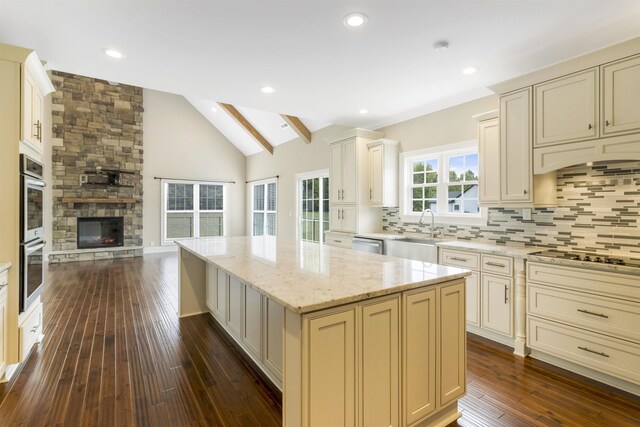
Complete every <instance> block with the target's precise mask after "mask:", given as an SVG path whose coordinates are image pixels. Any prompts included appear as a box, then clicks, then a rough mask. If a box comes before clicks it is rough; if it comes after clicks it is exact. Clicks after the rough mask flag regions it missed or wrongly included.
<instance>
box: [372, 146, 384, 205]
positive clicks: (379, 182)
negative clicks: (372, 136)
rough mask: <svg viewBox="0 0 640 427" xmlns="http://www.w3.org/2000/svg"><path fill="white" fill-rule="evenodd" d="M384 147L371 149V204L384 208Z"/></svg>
mask: <svg viewBox="0 0 640 427" xmlns="http://www.w3.org/2000/svg"><path fill="white" fill-rule="evenodd" d="M383 150H384V147H383V145H382V144H381V145H376V146H374V147H370V148H369V204H370V205H371V206H382V203H383V200H382V199H383V194H384V182H383V173H382V172H383V167H384V166H383V161H384V158H383V154H384V152H383Z"/></svg>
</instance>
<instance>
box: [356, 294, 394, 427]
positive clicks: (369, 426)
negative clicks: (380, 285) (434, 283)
mask: <svg viewBox="0 0 640 427" xmlns="http://www.w3.org/2000/svg"><path fill="white" fill-rule="evenodd" d="M399 313H400V309H399V298H398V297H397V296H395V297H392V298H391V299H388V298H387V299H384V300H382V301H380V300H377V301H376V302H372V303H371V304H366V305H363V306H362V309H361V310H360V325H361V326H360V327H361V333H360V343H359V345H360V349H359V352H358V353H359V355H360V356H359V359H360V360H359V366H360V369H361V372H360V375H359V380H360V393H359V395H360V418H359V425H360V426H362V427H377V426H380V427H389V426H394V427H395V426H399V424H400V408H399V406H400V396H399V392H400V389H399V372H400V361H399V356H400V345H399V343H400V319H399Z"/></svg>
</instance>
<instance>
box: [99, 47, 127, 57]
mask: <svg viewBox="0 0 640 427" xmlns="http://www.w3.org/2000/svg"><path fill="white" fill-rule="evenodd" d="M102 52H103V53H104V54H105V55H107V56H110V57H111V58H116V59H122V58H124V55H123V54H122V52H120V51H119V50H115V49H102Z"/></svg>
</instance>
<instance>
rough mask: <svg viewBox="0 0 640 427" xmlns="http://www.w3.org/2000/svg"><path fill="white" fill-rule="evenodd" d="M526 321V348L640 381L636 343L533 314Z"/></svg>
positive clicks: (639, 382)
mask: <svg viewBox="0 0 640 427" xmlns="http://www.w3.org/2000/svg"><path fill="white" fill-rule="evenodd" d="M527 324H528V328H527V329H528V331H527V341H528V344H529V347H531V348H533V349H536V350H540V351H543V352H545V353H548V354H551V355H554V356H558V357H561V358H563V359H566V360H568V361H570V362H574V363H577V364H579V365H583V366H586V367H589V368H592V369H595V370H598V371H601V372H604V373H607V374H609V375H613V376H615V377H618V378H622V379H625V380H627V381H631V382H633V383H635V384H640V345H637V344H632V343H630V342H627V341H622V340H617V339H615V338H609V337H606V336H603V335H600V334H595V333H591V332H587V331H581V330H578V329H576V328H573V327H571V326H564V325H560V324H557V323H553V322H550V321H546V320H542V319H537V318H535V317H529V318H528V319H527Z"/></svg>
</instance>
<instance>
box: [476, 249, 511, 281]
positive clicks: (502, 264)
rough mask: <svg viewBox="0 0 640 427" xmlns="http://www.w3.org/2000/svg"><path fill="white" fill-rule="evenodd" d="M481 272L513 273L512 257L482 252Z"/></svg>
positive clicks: (507, 274)
mask: <svg viewBox="0 0 640 427" xmlns="http://www.w3.org/2000/svg"><path fill="white" fill-rule="evenodd" d="M482 272H483V273H484V272H487V273H496V274H504V275H505V276H512V275H513V258H509V257H504V256H498V255H485V254H482Z"/></svg>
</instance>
